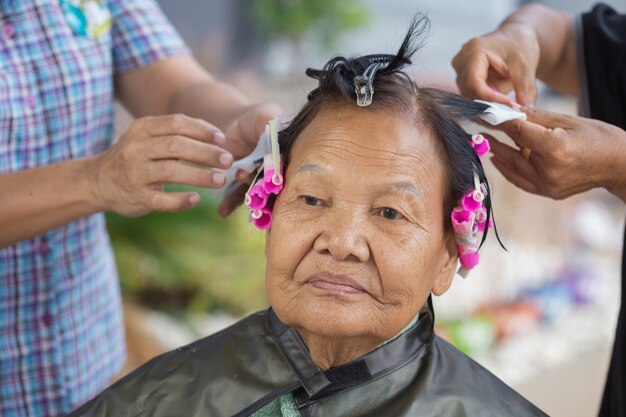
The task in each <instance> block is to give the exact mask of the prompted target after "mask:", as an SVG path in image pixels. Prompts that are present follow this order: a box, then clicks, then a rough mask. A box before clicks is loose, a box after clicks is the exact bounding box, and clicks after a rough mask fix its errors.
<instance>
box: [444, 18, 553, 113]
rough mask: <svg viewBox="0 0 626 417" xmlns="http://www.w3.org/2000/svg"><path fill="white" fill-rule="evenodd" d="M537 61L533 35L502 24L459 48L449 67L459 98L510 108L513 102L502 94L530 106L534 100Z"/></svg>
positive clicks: (515, 25) (523, 28)
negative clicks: (495, 103) (453, 72)
mask: <svg viewBox="0 0 626 417" xmlns="http://www.w3.org/2000/svg"><path fill="white" fill-rule="evenodd" d="M539 58H540V51H539V43H538V41H537V38H536V35H535V31H534V30H532V29H531V28H530V27H528V26H526V25H524V24H520V23H517V22H505V23H503V24H502V26H500V27H499V28H498V29H497V30H495V31H494V32H491V33H488V34H486V35H483V36H481V37H478V38H473V39H471V40H470V41H469V42H467V43H466V44H465V45H463V48H462V49H461V51H460V52H459V53H458V54H457V55H456V56H455V57H454V59H453V60H452V66H453V67H454V69H455V71H456V73H457V78H456V82H457V84H458V86H459V89H460V90H461V94H463V95H465V96H468V97H472V98H479V99H482V100H488V101H496V102H499V103H503V104H507V105H512V104H515V102H514V101H513V100H511V98H510V97H508V96H506V94H508V93H509V92H510V91H511V90H514V91H515V97H516V100H517V103H519V104H521V105H524V106H530V105H534V103H535V100H536V98H537V86H536V79H535V74H536V71H537V66H538V64H539Z"/></svg>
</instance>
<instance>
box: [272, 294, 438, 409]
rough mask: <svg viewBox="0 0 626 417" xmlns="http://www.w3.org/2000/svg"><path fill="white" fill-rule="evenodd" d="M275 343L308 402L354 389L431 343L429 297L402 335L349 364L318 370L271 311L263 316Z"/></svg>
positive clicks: (294, 335)
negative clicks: (306, 395) (304, 392)
mask: <svg viewBox="0 0 626 417" xmlns="http://www.w3.org/2000/svg"><path fill="white" fill-rule="evenodd" d="M266 318H267V323H268V327H269V329H270V332H271V335H272V337H273V338H274V340H275V341H276V344H277V345H278V347H279V348H280V350H281V351H282V353H283V354H284V355H285V357H286V359H287V361H288V362H289V364H290V365H291V367H292V369H293V371H294V373H295V374H296V376H297V378H298V380H299V382H300V384H301V385H302V387H303V388H304V390H305V391H306V393H307V394H308V397H309V399H310V400H312V399H315V398H321V397H324V396H326V395H330V394H332V393H335V392H337V391H342V390H344V389H348V388H352V387H356V386H358V385H361V384H364V383H366V382H369V381H372V380H374V379H377V378H378V377H380V376H383V375H386V374H388V373H389V372H392V371H394V370H396V369H399V368H400V367H402V366H404V365H406V364H407V363H409V362H410V361H412V360H414V359H415V358H416V357H418V356H420V355H422V354H423V353H424V352H425V351H426V348H427V347H428V346H429V345H430V344H431V343H432V340H433V337H434V332H433V325H434V318H435V315H434V310H433V307H432V300H431V297H428V301H427V302H426V304H425V305H424V307H422V309H421V310H420V312H419V316H418V320H417V322H416V323H415V324H413V326H411V327H409V328H408V329H407V330H406V331H405V332H404V333H402V334H400V335H399V336H397V337H396V338H395V339H392V340H391V341H389V342H388V343H385V344H383V345H381V346H379V347H378V348H376V349H374V350H373V351H371V352H369V353H367V354H365V355H363V356H361V357H360V358H357V359H355V360H353V361H351V362H349V363H346V364H344V365H341V366H337V367H334V368H331V369H329V370H327V371H323V370H322V369H320V368H319V367H318V366H317V365H316V364H315V362H313V359H312V358H311V355H310V354H309V350H308V349H307V347H306V345H305V344H304V341H303V340H302V338H300V335H299V334H298V333H297V332H296V331H295V330H294V329H292V328H291V327H289V326H287V325H285V324H284V323H282V322H281V321H280V320H279V319H278V317H277V316H276V314H275V313H274V310H272V309H271V308H270V309H269V310H268V311H267V314H266Z"/></svg>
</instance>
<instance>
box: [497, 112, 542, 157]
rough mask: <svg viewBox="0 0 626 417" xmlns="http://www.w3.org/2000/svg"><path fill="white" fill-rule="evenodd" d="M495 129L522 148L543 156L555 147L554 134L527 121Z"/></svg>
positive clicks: (509, 123)
mask: <svg viewBox="0 0 626 417" xmlns="http://www.w3.org/2000/svg"><path fill="white" fill-rule="evenodd" d="M493 128H494V129H497V130H500V131H502V132H504V133H506V134H507V135H508V136H509V137H510V138H511V139H513V141H514V142H515V143H516V144H517V145H519V147H520V148H522V147H526V148H530V149H532V150H533V151H534V152H537V153H539V154H541V155H547V154H549V153H550V150H551V148H552V146H553V145H554V144H553V143H551V142H552V141H551V139H553V138H554V137H553V134H554V132H552V131H551V130H550V129H546V128H545V127H543V126H541V125H538V124H536V123H533V122H529V121H526V120H512V121H510V122H505V123H502V124H500V125H497V126H493Z"/></svg>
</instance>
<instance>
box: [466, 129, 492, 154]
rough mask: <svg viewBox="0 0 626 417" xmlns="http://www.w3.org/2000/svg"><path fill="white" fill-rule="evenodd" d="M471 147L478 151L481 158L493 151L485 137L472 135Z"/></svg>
mask: <svg viewBox="0 0 626 417" xmlns="http://www.w3.org/2000/svg"><path fill="white" fill-rule="evenodd" d="M470 145H472V148H474V150H475V151H476V153H477V154H478V156H479V157H481V158H482V157H483V156H485V155H486V154H487V152H489V151H490V150H491V146H490V145H489V141H488V140H487V139H486V138H485V137H484V136H483V135H472V139H471V140H470Z"/></svg>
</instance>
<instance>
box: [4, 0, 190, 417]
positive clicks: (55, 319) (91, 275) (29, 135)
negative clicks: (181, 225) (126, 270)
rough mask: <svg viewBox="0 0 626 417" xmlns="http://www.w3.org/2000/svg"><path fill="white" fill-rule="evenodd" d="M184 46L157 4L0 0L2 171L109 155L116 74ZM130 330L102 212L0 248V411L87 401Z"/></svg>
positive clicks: (61, 408)
mask: <svg viewBox="0 0 626 417" xmlns="http://www.w3.org/2000/svg"><path fill="white" fill-rule="evenodd" d="M87 3H90V4H87ZM86 4H87V6H88V7H92V9H91V10H88V9H87V7H86V6H85V5H86ZM93 6H97V7H96V11H97V12H98V13H96V14H93V13H91V14H90V11H91V12H93ZM81 8H83V9H84V11H85V14H83V15H82V16H83V17H84V16H87V20H86V22H87V23H89V26H88V27H87V26H85V25H84V24H85V20H81V19H76V17H78V18H81V15H80V13H79V14H78V16H76V15H74V16H72V15H71V13H70V12H76V11H77V10H78V11H80V10H81ZM72 18H73V20H72ZM90 19H91V20H90ZM94 19H95V21H94ZM76 23H83V27H80V25H77V24H76ZM94 23H99V24H100V25H99V26H98V27H96V26H94V25H93V24H94ZM107 23H109V24H110V25H107ZM94 28H95V29H94ZM85 29H87V30H85ZM184 53H188V51H187V49H186V47H185V45H184V44H183V42H182V40H181V39H180V37H179V36H178V34H177V33H176V31H175V30H174V29H173V28H172V26H171V25H170V24H169V23H168V21H167V19H166V18H165V17H164V16H163V14H162V12H161V11H160V9H159V8H158V6H157V5H156V3H154V1H153V0H100V1H97V0H88V1H87V0H29V1H26V0H0V175H1V173H2V172H9V171H18V170H23V169H29V168H33V167H37V166H41V165H47V164H52V163H57V162H63V161H67V160H70V159H74V158H82V157H87V156H90V155H94V154H97V153H99V152H102V151H103V150H105V149H106V148H107V147H108V146H109V145H110V143H111V139H112V135H113V105H114V97H113V75H114V74H116V73H120V72H124V71H129V70H132V69H136V68H138V67H141V66H144V65H147V64H149V63H151V62H154V61H157V60H161V59H165V58H167V57H169V56H172V55H175V54H184ZM67 186H68V187H71V186H72V184H67ZM7 198H10V196H1V195H0V204H2V200H3V199H7ZM0 233H2V232H1V231H0ZM123 332H124V330H123V320H122V316H121V306H120V294H119V286H118V282H117V273H116V269H115V263H114V259H113V255H112V251H111V247H110V244H109V240H108V236H107V233H106V229H105V222H104V217H103V215H102V214H96V215H93V216H88V217H85V218H81V219H79V220H77V221H75V222H72V223H70V224H67V225H65V226H63V227H61V228H59V229H56V230H52V231H50V232H47V233H45V234H43V235H41V236H38V237H35V238H33V239H29V240H26V241H23V242H19V243H17V244H15V245H12V246H9V247H7V248H4V249H0V415H2V416H4V417H13V416H16V417H17V416H57V415H63V414H66V413H67V412H69V411H70V410H72V409H73V408H75V407H76V406H78V405H80V404H81V403H83V402H85V401H87V400H88V399H90V398H91V397H92V396H94V395H95V394H97V393H98V392H99V391H100V390H102V389H103V388H104V387H106V386H107V385H108V384H109V382H110V381H111V379H112V378H113V377H114V376H115V375H116V373H118V372H119V371H120V368H121V366H122V364H123V361H124V358H125V347H124V333H123Z"/></svg>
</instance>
